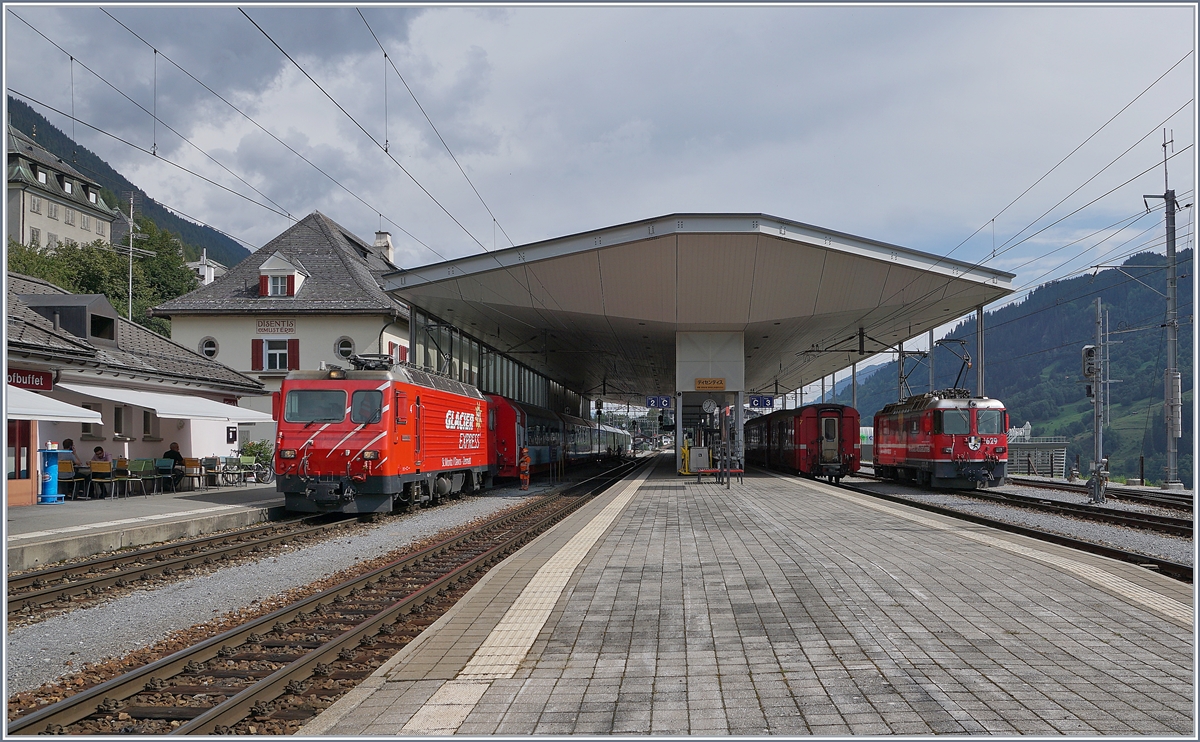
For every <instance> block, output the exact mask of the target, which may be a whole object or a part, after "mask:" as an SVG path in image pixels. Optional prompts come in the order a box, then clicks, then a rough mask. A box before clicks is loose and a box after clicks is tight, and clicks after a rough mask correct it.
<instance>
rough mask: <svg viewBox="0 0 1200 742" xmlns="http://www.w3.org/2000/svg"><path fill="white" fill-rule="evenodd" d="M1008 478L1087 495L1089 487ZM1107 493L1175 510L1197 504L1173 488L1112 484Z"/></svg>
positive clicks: (1012, 480) (1029, 485)
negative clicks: (1162, 488)
mask: <svg viewBox="0 0 1200 742" xmlns="http://www.w3.org/2000/svg"><path fill="white" fill-rule="evenodd" d="M1008 480H1009V481H1010V482H1012V483H1013V484H1019V485H1021V486H1022V487H1040V488H1042V489H1054V490H1063V491H1066V492H1079V493H1080V494H1084V495H1086V494H1087V492H1088V488H1087V485H1086V484H1073V483H1071V482H1047V481H1045V480H1041V479H1027V478H1025V477H1009V478H1008ZM1104 491H1105V493H1106V494H1107V495H1108V496H1110V497H1114V498H1116V499H1118V500H1122V501H1124V502H1136V503H1139V504H1142V505H1155V506H1157V507H1162V508H1172V509H1175V510H1188V511H1190V510H1192V508H1193V507H1194V506H1195V497H1194V496H1193V495H1192V493H1191V492H1175V491H1171V490H1161V491H1159V492H1153V491H1146V490H1144V489H1135V488H1133V487H1121V486H1117V485H1112V486H1108V487H1105V488H1104Z"/></svg>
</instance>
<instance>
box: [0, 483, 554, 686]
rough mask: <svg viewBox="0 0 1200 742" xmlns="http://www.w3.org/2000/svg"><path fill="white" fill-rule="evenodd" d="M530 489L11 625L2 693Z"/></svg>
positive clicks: (398, 545) (476, 514) (500, 506)
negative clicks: (36, 621) (61, 613)
mask: <svg viewBox="0 0 1200 742" xmlns="http://www.w3.org/2000/svg"><path fill="white" fill-rule="evenodd" d="M537 494H539V493H538V492H536V491H530V492H528V493H524V492H522V493H519V494H518V492H517V491H516V490H515V489H513V490H496V491H493V492H491V493H489V494H487V495H483V496H478V497H467V498H464V499H463V500H459V501H452V502H449V503H447V504H445V505H441V506H439V507H435V508H430V509H426V510H420V511H417V512H415V513H412V514H410V515H406V516H403V517H397V518H389V519H387V520H385V521H383V522H381V523H380V524H379V525H378V526H377V527H374V528H371V529H367V530H365V531H364V532H360V533H358V534H355V535H353V536H349V537H347V536H341V537H338V538H335V539H331V540H328V541H325V542H322V543H318V544H315V545H312V546H306V547H303V548H299V549H297V550H295V551H292V552H290V553H283V554H279V555H276V556H271V557H267V558H264V559H262V560H260V561H257V562H254V563H250V564H243V565H241V566H236V567H231V568H228V569H219V570H217V571H214V572H212V573H210V574H205V575H202V576H199V577H196V578H193V579H189V580H184V581H180V582H176V583H173V584H170V585H167V586H165V587H163V588H161V589H158V590H154V591H139V592H136V593H133V594H131V595H126V596H124V597H121V598H118V599H116V600H113V601H111V602H109V603H104V604H101V605H98V606H94V607H92V608H86V609H82V610H77V611H73V612H71V613H67V614H65V615H60V616H55V617H53V618H50V619H48V620H46V621H43V622H41V623H38V624H34V625H31V626H25V627H22V628H18V629H14V630H13V631H12V633H10V634H9V635H8V636H7V637H6V639H5V674H6V678H7V681H8V694H9V695H10V696H11V695H12V694H14V693H20V692H22V691H29V690H33V689H35V688H38V687H39V686H41V685H42V684H44V683H48V682H52V681H55V680H57V679H58V678H60V677H62V676H63V675H65V674H68V673H70V672H73V671H74V670H77V669H79V668H80V667H82V666H83V665H84V664H86V663H92V662H97V661H99V660H102V659H105V658H107V657H120V656H123V655H125V654H127V653H129V652H131V651H133V650H135V649H138V648H140V647H145V646H149V645H151V644H153V643H154V642H156V641H159V640H160V639H162V638H164V637H166V636H167V635H169V634H171V633H172V632H174V631H178V630H181V629H186V628H189V627H191V626H193V625H195V624H198V623H202V622H205V621H210V620H212V619H214V618H217V617H218V616H220V615H221V614H224V613H226V612H228V611H234V610H237V609H241V608H245V607H247V606H252V605H254V604H256V603H259V602H261V601H264V600H268V599H270V598H272V597H273V596H277V595H279V594H280V593H284V592H286V591H288V590H291V589H293V588H298V587H302V586H304V585H307V584H309V583H312V582H314V581H316V580H320V579H322V578H323V577H327V576H329V575H331V574H333V573H335V572H338V571H341V570H344V569H348V568H351V567H354V566H355V564H356V563H358V562H361V561H364V560H369V559H373V558H376V557H379V556H382V555H384V554H386V553H388V552H391V551H396V550H400V549H404V548H405V547H407V546H409V545H411V544H415V543H417V542H420V541H422V540H424V539H428V538H430V537H432V536H434V535H436V534H438V533H441V532H443V531H446V530H449V529H454V528H459V527H462V526H464V525H466V524H467V523H470V522H471V521H474V520H478V519H481V518H487V517H489V516H491V515H493V514H495V513H497V512H499V511H501V510H505V509H508V508H510V507H513V506H516V505H520V504H522V503H523V502H525V501H527V500H528V499H529V497H530V496H534V495H537Z"/></svg>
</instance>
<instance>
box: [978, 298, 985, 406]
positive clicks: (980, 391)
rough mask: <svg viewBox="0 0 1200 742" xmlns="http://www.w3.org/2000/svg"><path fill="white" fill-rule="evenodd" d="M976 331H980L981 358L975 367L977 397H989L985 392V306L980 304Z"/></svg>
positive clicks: (979, 347) (979, 348)
mask: <svg viewBox="0 0 1200 742" xmlns="http://www.w3.org/2000/svg"><path fill="white" fill-rule="evenodd" d="M975 329H977V330H978V331H979V335H978V336H977V338H976V339H977V340H978V343H977V345H976V346H975V349H976V350H978V351H979V357H978V358H977V359H976V362H977V364H978V365H976V366H975V396H977V397H984V396H987V395H986V394H985V393H984V391H983V359H984V355H983V305H982V304H980V305H979V306H978V307H976V308H975Z"/></svg>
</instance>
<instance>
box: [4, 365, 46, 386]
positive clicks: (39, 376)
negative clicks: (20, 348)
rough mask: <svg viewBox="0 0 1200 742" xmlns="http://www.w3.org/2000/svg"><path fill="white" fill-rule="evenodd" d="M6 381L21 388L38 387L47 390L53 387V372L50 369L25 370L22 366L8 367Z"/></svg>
mask: <svg viewBox="0 0 1200 742" xmlns="http://www.w3.org/2000/svg"><path fill="white" fill-rule="evenodd" d="M8 383H9V385H10V386H15V387H19V388H21V389H38V390H40V391H43V392H48V391H50V390H52V389H54V374H53V372H50V371H26V370H25V369H23V368H10V369H9V370H8Z"/></svg>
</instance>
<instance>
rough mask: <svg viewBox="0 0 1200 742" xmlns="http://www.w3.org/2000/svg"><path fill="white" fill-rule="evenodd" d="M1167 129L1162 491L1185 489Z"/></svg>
mask: <svg viewBox="0 0 1200 742" xmlns="http://www.w3.org/2000/svg"><path fill="white" fill-rule="evenodd" d="M1174 141H1175V140H1174V139H1171V140H1170V141H1168V140H1167V130H1166V129H1163V145H1162V146H1163V187H1164V191H1165V192H1164V193H1163V195H1161V196H1157V195H1151V196H1143V198H1161V199H1163V201H1164V204H1163V207H1164V209H1165V211H1166V214H1167V321H1166V328H1167V369H1166V372H1165V374H1164V378H1163V382H1164V387H1165V389H1164V393H1163V417H1164V418H1165V419H1166V426H1167V466H1166V475H1167V476H1166V481H1165V482H1163V489H1183V482H1181V481H1180V479H1179V437H1180V436H1182V435H1183V421H1182V419H1181V418H1182V414H1183V396H1182V391H1181V387H1180V376H1179V307H1178V303H1177V286H1176V283H1177V279H1176V277H1175V212H1176V211H1177V210H1178V208H1179V204H1178V202H1176V200H1175V191H1173V190H1171V187H1170V183H1169V182H1168V180H1167V145H1168V144H1174Z"/></svg>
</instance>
